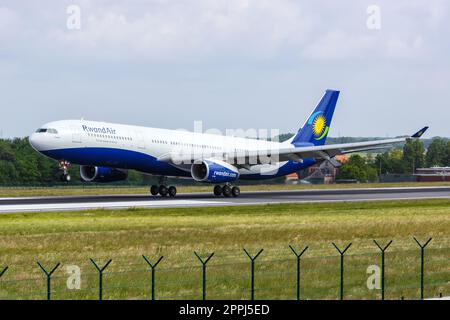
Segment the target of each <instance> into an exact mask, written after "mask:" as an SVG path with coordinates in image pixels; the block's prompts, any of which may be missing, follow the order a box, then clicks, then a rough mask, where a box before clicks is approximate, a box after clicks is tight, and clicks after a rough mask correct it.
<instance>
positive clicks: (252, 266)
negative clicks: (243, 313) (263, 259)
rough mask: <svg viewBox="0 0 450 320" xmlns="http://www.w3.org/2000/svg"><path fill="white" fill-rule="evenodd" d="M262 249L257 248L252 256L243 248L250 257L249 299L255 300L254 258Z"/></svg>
mask: <svg viewBox="0 0 450 320" xmlns="http://www.w3.org/2000/svg"><path fill="white" fill-rule="evenodd" d="M263 251H264V249H261V250H259V252H258V253H257V254H256V256H254V257H252V256H251V255H250V254H249V253H248V252H247V250H245V248H244V252H245V254H246V255H247V256H248V257H249V258H250V267H251V300H255V260H256V258H258V256H259V255H260V254H261V252H263Z"/></svg>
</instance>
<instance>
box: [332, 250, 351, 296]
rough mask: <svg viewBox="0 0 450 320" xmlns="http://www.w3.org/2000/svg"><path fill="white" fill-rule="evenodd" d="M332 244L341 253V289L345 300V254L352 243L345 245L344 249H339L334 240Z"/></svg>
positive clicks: (341, 294)
mask: <svg viewBox="0 0 450 320" xmlns="http://www.w3.org/2000/svg"><path fill="white" fill-rule="evenodd" d="M332 244H333V246H334V247H335V248H336V250H337V251H338V252H339V254H340V255H341V290H340V299H341V300H344V254H345V252H346V251H347V250H348V248H350V246H351V245H352V243H351V242H350V243H349V244H348V245H347V246H346V247H345V249H344V250H341V249H339V248H338V246H337V245H336V244H335V243H334V242H332Z"/></svg>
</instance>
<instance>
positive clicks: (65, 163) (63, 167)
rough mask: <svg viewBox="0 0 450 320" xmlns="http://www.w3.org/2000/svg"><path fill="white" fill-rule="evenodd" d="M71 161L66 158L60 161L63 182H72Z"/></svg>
mask: <svg viewBox="0 0 450 320" xmlns="http://www.w3.org/2000/svg"><path fill="white" fill-rule="evenodd" d="M69 168H70V162H69V161H66V160H61V161H59V169H60V170H62V172H63V173H62V174H61V177H60V179H61V181H62V182H70V180H71V176H70V174H69Z"/></svg>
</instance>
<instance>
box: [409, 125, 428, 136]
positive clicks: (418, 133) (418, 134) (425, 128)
mask: <svg viewBox="0 0 450 320" xmlns="http://www.w3.org/2000/svg"><path fill="white" fill-rule="evenodd" d="M427 130H428V127H423V128H422V129H420V130H419V131H417V132H416V133H414V134H413V135H412V136H411V138H420V137H421V136H422V135H423V134H424V133H425V131H427Z"/></svg>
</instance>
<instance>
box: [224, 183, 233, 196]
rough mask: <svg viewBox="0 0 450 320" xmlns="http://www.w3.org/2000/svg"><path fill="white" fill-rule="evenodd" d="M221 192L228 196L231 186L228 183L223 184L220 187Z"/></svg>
mask: <svg viewBox="0 0 450 320" xmlns="http://www.w3.org/2000/svg"><path fill="white" fill-rule="evenodd" d="M222 193H223V195H224V197H230V196H231V188H230V186H229V185H224V186H223V187H222Z"/></svg>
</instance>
